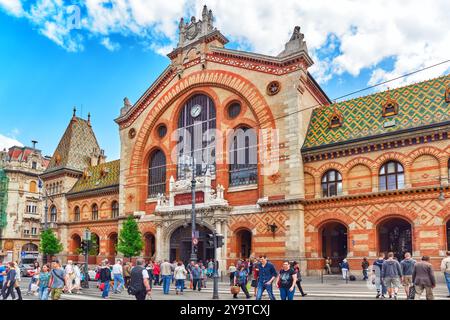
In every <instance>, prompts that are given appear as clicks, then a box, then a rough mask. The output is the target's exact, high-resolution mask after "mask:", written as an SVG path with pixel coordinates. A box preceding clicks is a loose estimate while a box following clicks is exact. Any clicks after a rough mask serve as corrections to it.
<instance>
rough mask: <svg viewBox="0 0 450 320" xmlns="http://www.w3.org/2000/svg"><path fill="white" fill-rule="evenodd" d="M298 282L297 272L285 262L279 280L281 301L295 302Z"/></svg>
mask: <svg viewBox="0 0 450 320" xmlns="http://www.w3.org/2000/svg"><path fill="white" fill-rule="evenodd" d="M296 282H297V272H296V271H295V270H294V269H293V268H291V265H290V264H289V261H284V262H283V267H282V268H281V270H280V272H279V274H278V278H277V286H278V288H279V289H280V296H281V300H294V294H295V284H296Z"/></svg>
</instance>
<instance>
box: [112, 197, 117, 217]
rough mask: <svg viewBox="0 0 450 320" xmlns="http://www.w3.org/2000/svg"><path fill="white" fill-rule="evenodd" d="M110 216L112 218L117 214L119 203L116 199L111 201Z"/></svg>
mask: <svg viewBox="0 0 450 320" xmlns="http://www.w3.org/2000/svg"><path fill="white" fill-rule="evenodd" d="M111 216H112V218H117V217H118V216H119V203H118V202H117V201H113V203H112V205H111Z"/></svg>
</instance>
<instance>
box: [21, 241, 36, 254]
mask: <svg viewBox="0 0 450 320" xmlns="http://www.w3.org/2000/svg"><path fill="white" fill-rule="evenodd" d="M37 251H39V247H38V245H37V244H34V243H31V242H30V243H25V244H24V245H23V246H22V252H37Z"/></svg>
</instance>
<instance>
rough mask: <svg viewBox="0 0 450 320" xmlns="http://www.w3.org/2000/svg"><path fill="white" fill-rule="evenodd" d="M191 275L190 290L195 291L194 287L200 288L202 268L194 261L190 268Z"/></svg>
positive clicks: (199, 289)
mask: <svg viewBox="0 0 450 320" xmlns="http://www.w3.org/2000/svg"><path fill="white" fill-rule="evenodd" d="M191 277H192V290H194V291H195V289H197V288H198V291H201V290H202V269H201V268H200V266H199V265H198V263H196V264H195V265H194V267H193V268H192V270H191Z"/></svg>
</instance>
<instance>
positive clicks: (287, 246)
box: [116, 7, 329, 267]
mask: <svg viewBox="0 0 450 320" xmlns="http://www.w3.org/2000/svg"><path fill="white" fill-rule="evenodd" d="M212 22H213V17H212V12H211V11H208V10H207V8H206V7H205V8H204V10H203V13H202V18H201V20H198V21H197V20H196V18H195V17H193V18H192V19H191V21H190V22H189V23H185V22H184V20H183V19H182V20H181V21H180V25H179V31H180V39H179V43H178V47H177V48H175V49H174V50H173V51H172V52H171V53H170V54H169V55H168V56H169V58H170V59H171V64H170V65H169V66H168V67H167V69H166V70H165V71H164V72H163V73H162V74H161V75H160V76H159V77H158V79H157V80H156V81H155V83H153V84H152V85H151V86H150V88H149V89H148V90H147V91H146V92H145V93H144V94H143V95H142V97H141V98H140V99H139V100H138V101H137V102H136V103H135V104H134V105H131V104H130V103H129V101H128V100H127V99H125V103H124V107H123V109H122V111H121V115H120V117H119V118H118V119H116V122H117V123H118V124H119V126H120V139H121V157H120V168H121V170H120V200H119V203H120V211H121V212H123V214H125V215H129V214H134V215H136V216H138V217H139V224H140V226H141V230H142V232H143V233H145V234H147V235H149V238H150V239H155V242H156V244H153V242H151V241H149V242H148V243H149V244H150V243H151V244H152V245H154V246H155V251H156V257H157V258H158V259H163V258H167V259H171V260H173V259H183V260H189V256H190V251H191V241H192V237H191V231H190V230H191V228H190V213H191V198H192V197H191V189H190V184H191V182H190V180H191V174H192V172H191V171H190V169H189V168H190V162H192V160H191V159H192V154H191V153H189V152H187V151H186V150H184V149H183V150H178V151H175V152H174V150H176V148H175V146H176V145H177V141H178V140H177V139H178V138H177V133H176V132H177V129H186V131H187V132H189V133H193V135H194V137H195V136H196V135H197V137H199V135H200V134H205V135H208V133H206V131H207V129H217V135H216V137H215V138H214V137H211V136H206V137H205V140H208V141H212V140H211V139H215V141H218V143H217V144H216V145H215V146H213V147H211V146H210V147H209V149H208V147H207V146H205V145H206V143H205V141H204V145H200V147H199V148H197V151H208V152H207V153H209V154H211V151H212V149H215V150H214V151H213V153H214V152H215V154H216V162H215V163H210V164H208V165H203V166H200V165H198V166H197V169H196V171H197V174H196V175H197V178H196V180H197V188H196V191H197V194H196V198H197V200H196V202H197V212H198V216H197V225H198V226H199V228H200V233H199V235H198V240H199V243H198V255H199V259H202V260H204V259H208V258H212V257H213V250H212V248H210V247H208V246H207V242H206V241H205V240H206V237H207V233H211V232H212V230H213V229H215V230H216V231H217V232H219V233H222V234H223V235H224V236H225V243H226V246H225V247H224V248H222V249H221V250H219V253H218V256H219V260H220V263H221V265H222V267H224V266H225V262H226V261H228V262H232V261H235V260H236V259H238V258H245V257H249V256H254V255H258V254H262V253H265V254H268V255H269V257H270V259H271V260H272V261H274V262H276V263H277V264H278V263H280V261H281V260H283V259H286V258H288V259H296V260H299V259H300V260H302V261H303V263H304V262H305V260H304V259H305V243H304V240H305V235H304V231H305V226H304V207H303V203H302V201H303V199H304V188H303V172H304V170H303V165H302V159H301V155H300V148H301V146H302V145H303V142H304V138H305V135H306V130H307V128H308V123H309V118H310V114H311V112H312V109H311V106H315V105H320V104H327V103H329V100H328V98H327V96H326V95H325V94H324V92H323V91H322V90H321V89H320V87H319V86H318V85H317V83H316V82H315V81H314V79H313V78H312V76H311V75H310V74H309V73H308V68H309V67H310V66H311V65H312V64H313V61H312V59H311V57H310V56H309V54H308V49H307V47H306V43H305V41H304V40H303V34H301V33H300V28H298V27H296V28H295V30H294V33H293V35H292V37H291V39H290V40H289V41H288V42H287V43H286V47H285V50H284V51H283V52H281V53H280V54H279V55H278V56H267V55H261V54H255V53H249V52H243V51H237V50H231V49H227V48H225V44H226V43H227V42H228V40H227V39H226V38H225V36H224V35H223V34H222V33H221V32H220V31H218V30H217V29H215V28H214V27H213V25H212ZM196 121H198V123H199V124H198V125H194V122H196ZM235 129H242V131H244V132H245V133H246V134H247V133H248V136H247V138H248V139H249V140H253V141H255V143H254V144H253V143H250V145H249V143H248V142H245V143H244V144H243V146H242V148H240V149H241V150H242V149H243V150H245V151H244V161H243V163H240V164H238V165H233V164H230V161H228V159H231V158H235V157H236V152H237V149H239V148H238V147H236V145H235V144H234V142H233V141H234V137H235V136H234V133H233V130H235ZM248 129H255V130H256V133H255V132H253V131H252V130H248ZM196 130H197V131H196ZM260 130H261V131H260ZM196 132H197V133H196ZM274 132H278V140H276V139H274V140H269V138H270V137H272V133H274ZM193 140H197V141H198V140H199V139H195V138H194V139H193ZM183 141H184V140H183ZM187 143H189V142H186V144H187ZM227 143H228V144H227ZM258 144H259V145H262V146H264V147H262V148H259V147H258ZM184 147H185V146H184ZM184 147H183V148H184ZM177 152H178V154H177ZM252 158H253V159H258V161H257V162H256V161H255V162H252V161H250V160H249V159H252ZM222 160H223V161H222ZM204 161H207V160H206V158H204ZM197 163H198V162H197ZM162 194H163V195H162ZM147 251H151V250H150V249H148V250H147Z"/></svg>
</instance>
